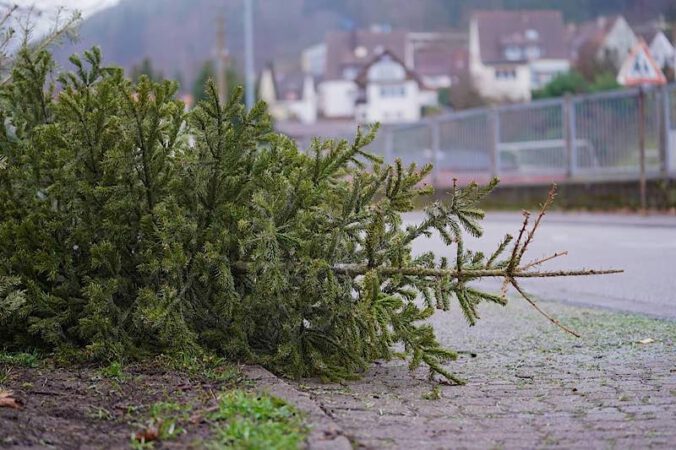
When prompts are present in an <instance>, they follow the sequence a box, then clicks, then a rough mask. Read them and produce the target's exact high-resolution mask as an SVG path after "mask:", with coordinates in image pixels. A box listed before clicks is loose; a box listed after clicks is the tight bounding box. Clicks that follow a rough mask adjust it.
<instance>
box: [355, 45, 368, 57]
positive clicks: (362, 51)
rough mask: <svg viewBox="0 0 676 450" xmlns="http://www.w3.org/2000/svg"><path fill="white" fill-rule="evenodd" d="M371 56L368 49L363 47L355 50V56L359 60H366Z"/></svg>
mask: <svg viewBox="0 0 676 450" xmlns="http://www.w3.org/2000/svg"><path fill="white" fill-rule="evenodd" d="M368 54H369V51H368V49H367V48H366V47H364V46H363V45H360V46H359V47H357V48H355V49H354V56H355V57H356V58H359V59H363V58H366V57H367V56H368Z"/></svg>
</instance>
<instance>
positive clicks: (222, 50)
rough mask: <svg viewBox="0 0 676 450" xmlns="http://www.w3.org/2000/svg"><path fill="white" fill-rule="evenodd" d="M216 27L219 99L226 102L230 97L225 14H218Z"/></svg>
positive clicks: (223, 102)
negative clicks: (227, 73) (227, 76)
mask: <svg viewBox="0 0 676 450" xmlns="http://www.w3.org/2000/svg"><path fill="white" fill-rule="evenodd" d="M217 20H218V24H217V27H216V85H217V87H218V100H219V101H220V102H221V104H225V102H226V101H227V99H228V81H227V79H226V70H227V60H228V51H227V49H226V46H225V16H224V15H222V14H221V15H219V16H218V19H217Z"/></svg>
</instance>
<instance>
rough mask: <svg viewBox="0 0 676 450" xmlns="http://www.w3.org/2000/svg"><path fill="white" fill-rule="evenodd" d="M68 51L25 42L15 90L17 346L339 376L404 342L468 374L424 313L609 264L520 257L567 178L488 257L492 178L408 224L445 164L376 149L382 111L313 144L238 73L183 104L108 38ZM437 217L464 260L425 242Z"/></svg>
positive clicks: (8, 295)
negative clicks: (406, 161)
mask: <svg viewBox="0 0 676 450" xmlns="http://www.w3.org/2000/svg"><path fill="white" fill-rule="evenodd" d="M71 63H72V66H73V71H72V72H66V73H62V74H59V75H58V76H54V75H53V71H54V64H53V63H52V60H51V57H50V55H49V54H48V53H47V52H45V51H37V52H32V51H28V50H27V49H24V50H22V51H21V53H20V54H19V56H18V59H17V63H16V64H15V66H14V67H13V70H12V77H11V80H10V82H8V83H7V84H6V85H5V86H3V88H2V102H1V104H0V105H1V114H2V119H3V120H2V123H3V124H4V126H2V127H0V151H1V153H0V155H1V158H2V159H1V161H2V165H1V166H0V167H1V168H0V182H2V185H3V189H2V191H0V215H1V216H0V345H2V346H6V347H9V348H12V349H25V348H29V347H30V348H35V347H37V348H41V349H44V350H47V351H61V352H64V351H65V352H73V351H74V350H77V351H78V352H79V354H84V355H85V356H87V357H89V358H94V359H121V358H138V357H142V356H143V355H146V354H154V353H159V352H165V353H173V352H176V353H178V352H186V351H187V352H200V351H213V352H218V353H220V354H223V355H225V356H227V357H228V358H230V359H232V360H238V361H249V362H257V363H261V364H264V365H266V366H268V367H270V368H272V369H273V370H275V371H277V372H279V373H282V374H285V375H288V376H293V377H303V376H310V375H320V376H322V377H325V378H327V379H340V378H347V377H353V376H356V375H357V374H359V372H360V371H363V370H364V369H366V368H367V367H368V366H369V364H370V363H371V362H373V361H374V360H376V359H389V358H394V357H401V358H405V359H407V360H408V362H409V364H410V367H411V368H416V367H418V366H419V365H420V364H425V365H426V366H427V367H429V369H430V373H431V374H434V373H438V374H441V375H442V376H444V377H446V378H448V379H450V380H454V381H457V382H460V381H461V380H458V379H456V378H455V377H454V376H453V374H452V373H450V372H449V371H448V369H447V368H446V366H445V365H444V364H445V362H446V361H448V360H452V359H454V358H455V356H456V354H455V353H454V352H453V351H451V350H449V349H445V348H443V347H442V346H441V345H440V344H439V342H438V341H437V339H436V336H435V334H434V330H433V329H432V327H431V326H430V325H429V324H426V323H425V320H426V319H427V318H429V317H430V316H431V315H432V314H433V313H434V311H436V310H439V309H441V310H446V309H448V308H449V307H450V305H451V303H452V302H457V303H458V304H459V305H460V307H461V309H462V312H463V314H464V315H465V317H466V318H467V321H468V323H469V324H470V325H474V324H475V323H476V321H477V319H478V314H477V305H478V304H479V303H481V302H484V301H488V302H492V303H497V304H498V305H503V304H505V303H506V297H505V295H504V293H498V294H494V293H490V292H484V291H483V290H481V289H479V288H477V287H475V286H474V285H473V282H474V281H476V280H478V279H480V278H484V277H500V278H502V279H504V280H505V283H506V285H511V286H513V287H514V288H515V289H516V290H517V291H518V292H521V293H522V294H523V295H524V297H526V299H527V300H528V301H532V300H531V299H530V298H529V297H527V295H526V294H525V293H524V292H523V290H522V289H521V287H520V285H519V284H518V281H517V280H518V279H519V278H521V277H549V276H572V275H589V274H595V273H601V272H594V271H569V272H565V271H557V272H541V271H534V270H533V269H534V268H535V267H536V266H539V265H540V264H541V263H543V262H545V261H546V259H544V260H540V261H534V262H532V263H527V264H526V263H523V262H522V261H523V257H524V255H525V253H526V250H527V248H528V246H529V244H530V242H531V241H532V239H533V236H534V234H535V231H536V229H537V227H538V225H539V223H540V219H541V217H542V215H543V214H544V210H546V208H547V207H548V206H549V203H550V202H551V200H552V198H553V195H552V196H550V198H549V200H548V201H547V202H546V203H545V205H544V207H543V211H542V213H541V214H540V215H539V216H538V217H537V219H536V220H535V221H534V222H533V225H532V226H530V227H529V221H528V217H527V216H526V219H525V220H524V225H523V228H522V229H521V230H520V233H519V235H518V237H517V239H516V240H514V241H513V242H512V239H511V238H510V237H506V238H505V240H504V241H503V242H502V243H500V244H499V246H498V247H497V249H496V251H495V253H493V254H492V255H483V254H481V253H477V252H473V251H471V250H469V249H467V248H465V244H464V235H465V234H466V233H469V234H471V235H473V236H480V235H481V226H480V220H481V219H482V218H483V212H482V211H481V210H480V209H479V207H478V205H479V203H480V201H481V200H482V199H483V198H484V197H485V196H486V195H488V194H489V193H490V191H491V190H492V189H493V188H494V187H495V185H496V183H497V181H496V180H494V181H492V182H491V183H490V184H488V185H487V186H478V185H476V184H471V185H469V186H467V187H462V188H461V187H457V188H454V189H453V191H452V192H451V193H450V194H449V196H448V198H447V199H445V200H444V201H443V202H437V203H434V204H433V205H431V206H429V207H428V208H427V210H426V219H425V220H424V221H423V222H422V223H420V224H418V225H416V226H408V227H405V226H404V225H403V222H402V218H401V214H402V213H403V212H406V211H410V210H412V209H413V207H414V204H415V202H416V199H418V198H419V197H420V196H421V195H426V194H429V193H430V192H431V188H430V187H427V186H425V185H424V183H423V181H424V179H425V177H426V176H427V175H428V174H429V172H430V170H431V167H430V166H425V167H422V168H417V167H416V166H415V165H414V164H413V165H410V166H408V167H404V166H403V164H402V163H401V161H397V162H396V163H395V164H394V165H393V166H387V165H384V164H383V163H382V161H381V160H380V159H379V158H378V157H376V156H373V155H371V154H369V153H368V152H367V151H366V149H367V147H368V145H369V144H370V143H371V142H372V140H373V139H374V137H375V133H376V131H377V127H372V128H370V129H368V130H364V131H362V130H358V131H357V134H356V136H355V138H354V140H353V141H352V142H348V141H346V140H339V141H333V140H316V141H315V142H314V143H313V145H312V148H311V151H310V152H309V153H303V152H301V151H299V150H298V148H297V147H296V145H295V143H294V142H293V141H292V140H291V139H289V138H288V137H286V136H283V135H280V134H278V133H276V132H274V130H273V129H272V127H271V124H270V119H269V117H268V115H267V113H266V109H265V105H264V104H263V103H258V104H257V105H256V106H255V107H254V108H253V109H252V110H250V111H247V110H246V108H245V107H244V105H243V104H242V102H241V90H238V91H237V92H236V93H235V95H233V96H231V98H230V101H229V102H228V103H227V104H220V103H219V100H218V95H217V92H216V88H215V86H214V85H213V83H211V82H209V83H207V86H206V99H205V100H204V101H202V102H200V103H199V105H198V106H197V107H196V109H195V110H193V111H191V112H189V113H185V112H184V105H183V104H182V103H181V102H180V101H179V100H177V99H176V95H175V94H176V90H177V85H176V84H175V83H173V82H170V81H153V80H151V79H150V78H148V77H147V76H143V75H142V76H140V78H139V80H138V82H131V81H129V80H127V79H125V78H124V76H123V73H122V71H121V70H120V69H117V68H110V67H104V66H102V63H101V54H100V52H99V50H98V49H96V48H94V49H92V50H90V51H88V52H85V54H84V55H83V56H82V57H78V56H73V57H72V58H71ZM50 80H56V81H50ZM54 83H58V84H59V88H60V89H59V90H58V93H57V90H56V86H55V85H54ZM432 232H438V233H440V235H441V236H442V237H443V240H444V242H445V244H446V245H448V246H449V247H451V248H453V250H454V253H455V255H456V256H455V258H454V259H450V260H449V259H446V258H441V259H440V260H438V259H437V258H435V256H434V255H433V254H431V253H428V254H424V255H421V256H413V254H412V251H411V249H412V244H413V242H414V241H415V240H416V239H418V238H420V237H422V236H427V235H429V234H430V233H432ZM555 256H558V255H555ZM552 320H554V319H552ZM396 344H401V345H402V348H403V351H402V352H395V351H394V350H393V349H394V348H395V345H396Z"/></svg>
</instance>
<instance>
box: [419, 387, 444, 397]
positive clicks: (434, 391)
mask: <svg viewBox="0 0 676 450" xmlns="http://www.w3.org/2000/svg"><path fill="white" fill-rule="evenodd" d="M422 398H423V399H424V400H440V399H441V388H440V387H439V385H438V384H437V385H435V386H434V387H433V388H432V390H431V391H429V392H425V393H424V394H423V395H422Z"/></svg>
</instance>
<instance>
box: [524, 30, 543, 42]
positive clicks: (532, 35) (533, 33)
mask: <svg viewBox="0 0 676 450" xmlns="http://www.w3.org/2000/svg"><path fill="white" fill-rule="evenodd" d="M525 36H526V39H528V40H529V41H537V40H538V38H539V37H540V33H538V32H537V30H533V29H530V30H526V33H525Z"/></svg>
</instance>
